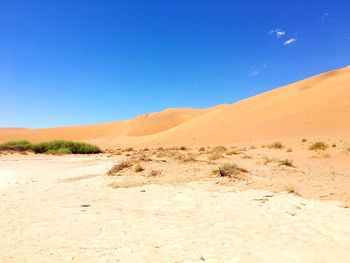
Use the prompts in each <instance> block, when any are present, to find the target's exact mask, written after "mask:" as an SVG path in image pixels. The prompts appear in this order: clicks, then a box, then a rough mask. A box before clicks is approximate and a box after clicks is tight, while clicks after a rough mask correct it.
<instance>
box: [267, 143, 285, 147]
mask: <svg viewBox="0 0 350 263" xmlns="http://www.w3.org/2000/svg"><path fill="white" fill-rule="evenodd" d="M268 147H269V148H270V149H282V148H283V145H282V143H280V142H274V143H272V144H270V145H269V146H268Z"/></svg>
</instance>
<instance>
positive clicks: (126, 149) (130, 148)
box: [122, 147, 134, 152]
mask: <svg viewBox="0 0 350 263" xmlns="http://www.w3.org/2000/svg"><path fill="white" fill-rule="evenodd" d="M133 151H134V148H133V147H128V148H125V149H123V150H122V152H133Z"/></svg>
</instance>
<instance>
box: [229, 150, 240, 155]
mask: <svg viewBox="0 0 350 263" xmlns="http://www.w3.org/2000/svg"><path fill="white" fill-rule="evenodd" d="M237 154H240V152H239V151H237V150H231V151H228V152H227V153H226V155H237Z"/></svg>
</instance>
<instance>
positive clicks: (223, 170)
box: [213, 163, 248, 179]
mask: <svg viewBox="0 0 350 263" xmlns="http://www.w3.org/2000/svg"><path fill="white" fill-rule="evenodd" d="M247 172H248V171H247V170H246V169H243V168H241V167H239V166H237V165H236V164H230V163H226V164H223V165H221V166H220V167H219V168H218V169H215V170H214V171H213V173H214V174H216V175H218V176H220V177H230V178H236V179H242V178H243V176H242V174H243V173H247Z"/></svg>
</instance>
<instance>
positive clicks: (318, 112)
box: [0, 67, 350, 147]
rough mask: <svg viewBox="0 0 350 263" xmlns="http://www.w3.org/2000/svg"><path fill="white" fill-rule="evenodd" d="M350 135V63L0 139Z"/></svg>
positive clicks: (140, 141)
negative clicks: (219, 100)
mask: <svg viewBox="0 0 350 263" xmlns="http://www.w3.org/2000/svg"><path fill="white" fill-rule="evenodd" d="M349 134H350V67H345V68H342V69H338V70H334V71H330V72H327V73H323V74H320V75H317V76H314V77H311V78H308V79H305V80H302V81H299V82H296V83H293V84H289V85H287V86H284V87H281V88H278V89H274V90H271V91H268V92H265V93H262V94H259V95H257V96H254V97H251V98H248V99H244V100H242V101H239V102H236V103H233V104H229V105H225V104H224V105H219V106H216V107H212V108H208V109H191V108H180V109H168V110H164V111H161V112H157V113H151V114H144V115H141V116H138V117H136V118H133V119H131V120H128V121H123V122H111V123H104V124H97V125H87V126H77V127H60V128H50V129H20V130H8V129H0V141H7V140H15V139H28V140H31V141H33V142H38V141H47V140H53V139H69V140H81V141H86V142H90V143H95V144H98V145H100V146H102V147H123V146H135V147H141V146H142V147H144V146H150V147H152V146H160V145H162V146H172V145H182V144H183V145H189V146H199V145H214V144H233V143H236V142H244V141H259V140H269V139H276V138H300V137H321V136H335V137H339V138H345V137H346V138H347V137H349Z"/></svg>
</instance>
